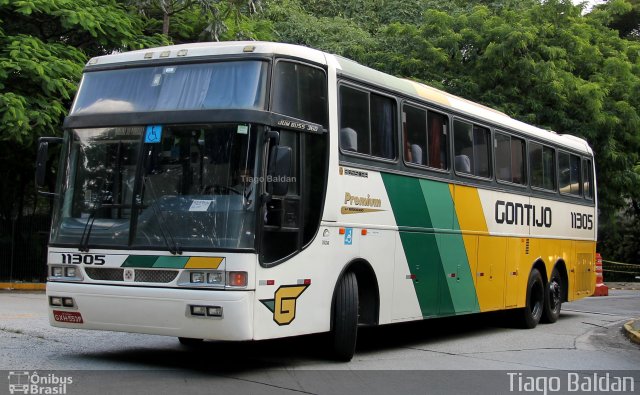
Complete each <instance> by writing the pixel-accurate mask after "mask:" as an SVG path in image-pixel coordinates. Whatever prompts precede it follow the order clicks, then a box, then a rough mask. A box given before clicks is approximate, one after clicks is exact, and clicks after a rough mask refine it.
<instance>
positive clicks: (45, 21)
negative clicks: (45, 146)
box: [0, 0, 166, 217]
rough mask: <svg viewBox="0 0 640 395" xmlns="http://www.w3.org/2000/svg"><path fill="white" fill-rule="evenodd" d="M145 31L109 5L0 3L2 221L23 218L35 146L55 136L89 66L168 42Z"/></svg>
mask: <svg viewBox="0 0 640 395" xmlns="http://www.w3.org/2000/svg"><path fill="white" fill-rule="evenodd" d="M143 26H144V24H143V21H142V20H141V19H140V18H139V17H138V16H136V15H133V14H130V13H128V12H127V10H126V9H124V8H123V7H122V6H121V5H119V4H118V3H116V2H115V1H112V0H111V1H110V0H102V1H99V0H29V1H20V0H14V1H10V0H0V141H1V142H2V155H1V157H2V162H0V179H1V180H2V182H1V184H2V193H1V194H0V195H1V196H0V203H2V208H1V209H0V215H2V216H3V217H9V216H11V215H13V214H14V213H16V212H19V213H21V212H22V208H23V207H24V204H25V194H27V190H32V189H33V184H32V183H31V180H32V179H33V161H34V155H35V148H34V142H35V141H36V139H37V138H38V137H40V136H54V135H59V134H60V132H61V123H62V120H63V118H64V116H65V115H66V114H67V111H68V108H69V107H70V105H71V100H72V99H73V96H74V94H75V92H76V88H77V85H78V82H79V81H80V77H81V73H82V68H83V65H84V64H85V63H86V61H87V60H88V58H89V57H92V56H96V55H103V54H107V53H110V52H112V51H114V50H129V49H138V48H143V47H145V46H155V45H159V44H162V43H165V42H166V41H165V40H164V39H162V38H160V37H158V36H145V35H144V34H143V31H142V28H143ZM29 195H30V194H29Z"/></svg>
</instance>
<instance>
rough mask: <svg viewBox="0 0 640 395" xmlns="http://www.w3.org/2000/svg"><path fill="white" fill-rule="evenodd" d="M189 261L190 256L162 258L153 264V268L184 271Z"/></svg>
mask: <svg viewBox="0 0 640 395" xmlns="http://www.w3.org/2000/svg"><path fill="white" fill-rule="evenodd" d="M188 261H189V257H188V256H186V257H185V256H160V257H158V259H157V260H156V262H155V263H154V264H153V267H154V268H156V267H158V268H167V269H169V268H170V269H182V268H184V266H185V265H186V264H187V262H188Z"/></svg>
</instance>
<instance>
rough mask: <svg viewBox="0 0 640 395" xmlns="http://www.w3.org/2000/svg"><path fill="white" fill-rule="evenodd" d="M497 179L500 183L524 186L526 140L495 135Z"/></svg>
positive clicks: (500, 134)
mask: <svg viewBox="0 0 640 395" xmlns="http://www.w3.org/2000/svg"><path fill="white" fill-rule="evenodd" d="M495 147H496V178H497V179H498V181H506V182H512V183H514V184H524V183H525V182H526V179H525V176H524V175H525V172H524V150H525V148H524V147H525V146H524V140H522V139H519V138H517V137H512V136H509V135H506V134H502V133H496V135H495Z"/></svg>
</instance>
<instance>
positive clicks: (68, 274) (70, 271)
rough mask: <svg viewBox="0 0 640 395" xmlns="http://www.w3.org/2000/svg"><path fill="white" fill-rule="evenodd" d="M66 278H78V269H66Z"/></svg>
mask: <svg viewBox="0 0 640 395" xmlns="http://www.w3.org/2000/svg"><path fill="white" fill-rule="evenodd" d="M65 276H66V277H75V276H76V268H75V267H67V268H65Z"/></svg>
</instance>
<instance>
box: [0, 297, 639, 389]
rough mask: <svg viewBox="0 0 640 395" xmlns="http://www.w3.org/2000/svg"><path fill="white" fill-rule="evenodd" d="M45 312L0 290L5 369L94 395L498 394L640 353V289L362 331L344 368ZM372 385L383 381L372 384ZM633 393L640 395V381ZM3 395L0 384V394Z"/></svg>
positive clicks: (308, 351)
mask: <svg viewBox="0 0 640 395" xmlns="http://www.w3.org/2000/svg"><path fill="white" fill-rule="evenodd" d="M46 309H47V307H46V298H45V296H44V294H43V293H24V292H4V293H0V353H1V354H0V355H1V357H0V370H12V371H15V370H29V371H33V370H40V371H42V370H50V369H54V370H65V371H73V372H78V371H87V370H91V371H94V372H93V373H87V372H84V373H83V374H84V376H82V379H83V380H85V382H86V381H87V380H89V379H88V378H87V377H88V376H87V375H91V374H93V375H95V377H94V376H91V377H93V380H94V382H95V380H98V381H100V382H101V383H102V384H101V385H100V386H99V387H92V388H94V389H95V393H110V392H112V393H122V383H123V380H124V382H127V383H137V384H131V385H128V386H127V388H129V389H131V390H132V391H134V392H136V393H138V390H139V389H141V388H144V389H145V390H150V389H153V388H156V389H157V390H158V391H159V392H162V393H171V392H177V391H183V390H185V388H188V389H189V392H203V393H206V392H211V390H212V389H213V388H215V389H216V390H217V391H215V392H235V393H237V392H238V388H239V387H238V385H239V383H242V387H241V388H242V391H240V392H253V393H265V392H266V393H269V392H272V393H281V392H283V391H285V392H286V391H293V392H302V393H342V392H343V390H345V387H344V386H345V385H355V386H358V384H360V385H362V386H364V387H367V388H368V389H367V392H368V393H370V394H371V393H388V392H389V388H390V387H389V386H390V385H392V386H395V387H391V388H400V387H402V388H405V390H406V391H408V392H413V391H411V388H413V387H411V386H412V385H415V386H416V387H415V390H416V391H417V392H422V390H423V389H424V387H422V386H421V384H419V382H420V380H418V381H416V380H415V379H416V376H415V375H416V373H415V371H422V372H425V371H429V374H427V375H425V374H420V376H419V377H420V378H421V380H423V381H424V380H427V379H428V380H429V382H430V383H431V384H430V385H435V384H433V383H434V382H440V381H441V382H440V384H438V385H435V386H432V387H431V389H432V390H435V391H430V392H436V393H437V392H442V393H445V392H451V391H454V390H455V386H456V385H463V386H462V387H460V388H458V389H457V391H456V392H459V393H464V392H465V391H467V390H474V391H471V392H469V393H472V392H475V391H477V389H478V387H477V385H483V384H482V383H484V382H485V381H486V380H485V381H483V380H477V382H478V383H479V384H474V385H470V384H469V383H470V382H474V381H475V379H474V377H475V375H480V376H481V377H485V378H486V377H487V374H486V373H482V372H472V371H486V370H495V371H496V372H500V373H495V374H494V375H493V376H495V377H498V379H496V380H498V381H499V382H500V383H501V384H500V385H502V386H503V387H504V386H505V385H507V384H505V383H504V380H506V379H505V377H506V376H505V374H504V372H516V371H521V372H527V371H541V370H546V369H552V370H562V371H581V370H608V371H618V370H629V371H635V374H638V369H640V346H639V345H636V344H634V343H631V342H630V341H629V340H628V339H627V338H626V337H625V336H624V334H623V333H622V331H621V328H622V324H623V323H624V322H626V321H627V320H628V319H630V318H638V317H640V291H611V292H610V296H608V297H591V298H586V299H583V300H580V301H577V302H572V303H566V304H564V305H563V309H562V314H561V317H560V319H559V320H558V322H556V323H555V324H540V325H538V326H537V327H536V328H535V329H532V330H522V329H516V328H512V327H510V326H509V322H508V320H506V319H505V318H504V317H502V316H501V315H499V314H480V315H473V316H466V317H455V318H448V319H438V320H429V321H423V322H417V323H409V324H398V325H390V326H383V327H379V328H365V329H363V330H361V331H360V333H359V340H358V348H357V352H356V355H355V357H354V359H353V360H352V361H351V362H350V363H334V362H331V361H328V360H327V359H326V358H325V354H324V350H323V346H322V344H323V342H322V340H323V338H322V336H305V337H300V338H294V339H284V340H274V341H262V342H247V343H222V342H207V343H205V344H204V346H202V347H200V348H198V349H189V348H186V347H184V346H181V345H180V344H179V343H178V341H177V339H175V338H169V337H162V336H152V335H140V334H128V333H114V332H102V331H81V330H73V331H72V330H66V329H60V328H52V327H50V326H49V324H48V321H47V315H46ZM437 370H452V371H459V370H466V371H467V373H463V372H458V373H452V372H443V373H442V374H440V375H439V374H437V373H434V371H437ZM105 371H106V372H105ZM388 371H395V372H388ZM283 372H284V373H283ZM381 372H382V373H381ZM408 372H411V373H408ZM632 373H633V372H632ZM496 374H499V376H496ZM123 377H126V379H123ZM455 377H458V378H457V379H456V378H455ZM376 380H382V381H381V382H380V383H378V384H375V383H376V382H377V381H376ZM438 380H440V381H438ZM636 380H637V379H636ZM81 381H82V380H81ZM76 382H77V380H76ZM414 382H415V384H412V383H414ZM340 383H342V384H340ZM394 383H395V384H394ZM465 383H466V385H467V386H464V384H465ZM485 384H486V383H485ZM486 385H488V384H486ZM636 385H637V387H638V388H637V389H638V390H640V382H638V381H636ZM407 386H409V387H407ZM474 386H475V388H474ZM5 388H6V387H4V388H2V384H0V393H2V391H3V390H4V389H5ZM501 388H502V387H501ZM362 389H363V388H362V387H360V388H357V391H358V392H361V391H362ZM355 390H356V389H354V391H355ZM72 392H73V391H68V392H67V393H72ZM143 392H147V391H143ZM149 393H151V392H149Z"/></svg>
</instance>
